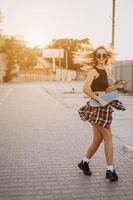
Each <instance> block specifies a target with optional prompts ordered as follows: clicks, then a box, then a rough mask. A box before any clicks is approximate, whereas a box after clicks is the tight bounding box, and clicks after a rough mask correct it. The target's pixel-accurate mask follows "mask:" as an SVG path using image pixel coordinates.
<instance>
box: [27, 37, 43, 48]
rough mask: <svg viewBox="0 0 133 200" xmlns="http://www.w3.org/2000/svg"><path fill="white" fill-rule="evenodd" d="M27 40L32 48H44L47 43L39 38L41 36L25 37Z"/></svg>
mask: <svg viewBox="0 0 133 200" xmlns="http://www.w3.org/2000/svg"><path fill="white" fill-rule="evenodd" d="M25 40H26V41H27V42H28V43H29V45H30V46H31V47H34V46H38V45H39V46H44V45H45V44H44V43H45V41H44V42H43V40H42V39H41V38H39V36H37V35H29V36H26V37H25Z"/></svg>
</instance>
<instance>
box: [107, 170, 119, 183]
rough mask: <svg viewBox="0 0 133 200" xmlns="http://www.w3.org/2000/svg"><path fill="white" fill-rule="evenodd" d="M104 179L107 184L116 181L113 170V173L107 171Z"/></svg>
mask: <svg viewBox="0 0 133 200" xmlns="http://www.w3.org/2000/svg"><path fill="white" fill-rule="evenodd" d="M105 178H106V181H108V182H113V181H118V176H117V174H116V172H115V170H113V172H112V171H111V170H107V171H106V177H105Z"/></svg>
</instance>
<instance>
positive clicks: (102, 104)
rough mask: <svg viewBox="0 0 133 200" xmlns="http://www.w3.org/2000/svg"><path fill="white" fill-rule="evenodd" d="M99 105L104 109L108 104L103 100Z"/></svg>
mask: <svg viewBox="0 0 133 200" xmlns="http://www.w3.org/2000/svg"><path fill="white" fill-rule="evenodd" d="M99 103H100V105H101V106H102V107H105V106H106V105H107V104H108V103H107V102H106V101H104V100H102V99H100V100H99Z"/></svg>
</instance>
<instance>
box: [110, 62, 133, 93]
mask: <svg viewBox="0 0 133 200" xmlns="http://www.w3.org/2000/svg"><path fill="white" fill-rule="evenodd" d="M113 71H114V76H115V79H116V80H126V81H127V82H128V86H127V91H128V92H132V93H133V61H116V62H115V64H114V68H113Z"/></svg>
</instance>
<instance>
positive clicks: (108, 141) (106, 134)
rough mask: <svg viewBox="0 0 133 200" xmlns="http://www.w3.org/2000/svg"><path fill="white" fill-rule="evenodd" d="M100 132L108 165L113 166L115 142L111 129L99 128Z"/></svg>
mask: <svg viewBox="0 0 133 200" xmlns="http://www.w3.org/2000/svg"><path fill="white" fill-rule="evenodd" d="M98 129H99V131H100V132H101V134H102V138H103V140H104V152H105V157H106V163H107V165H113V142H112V132H111V129H107V128H103V127H100V126H99V128H98Z"/></svg>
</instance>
